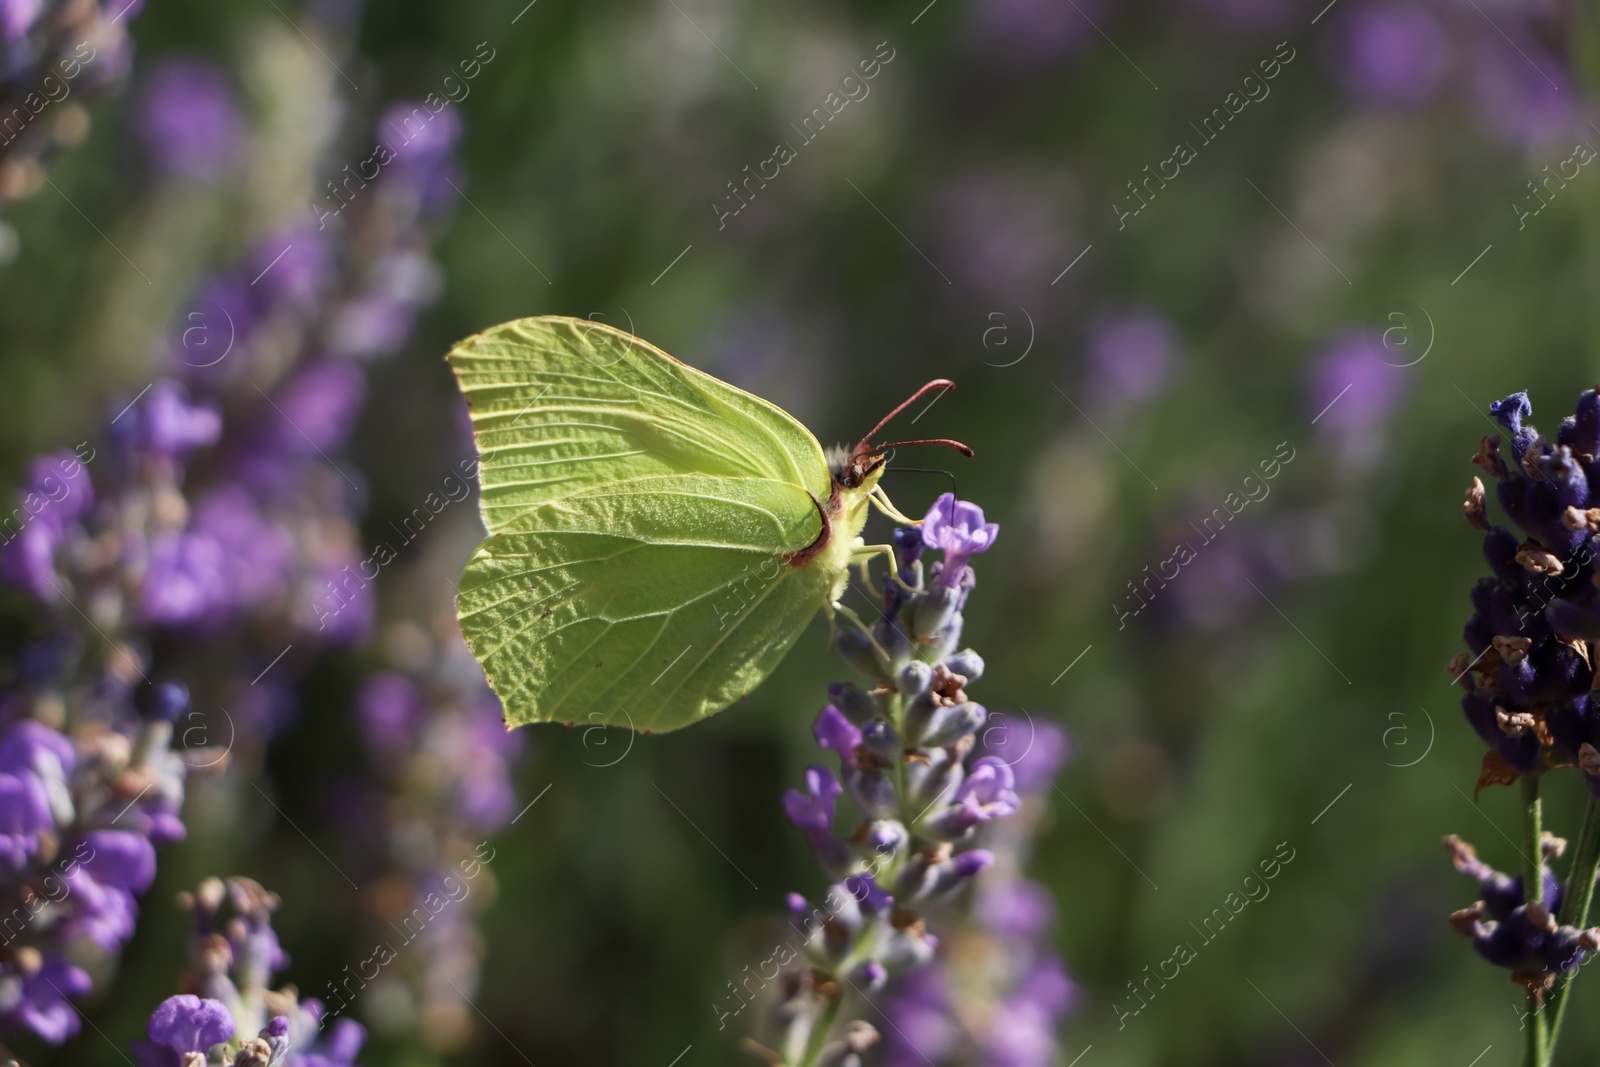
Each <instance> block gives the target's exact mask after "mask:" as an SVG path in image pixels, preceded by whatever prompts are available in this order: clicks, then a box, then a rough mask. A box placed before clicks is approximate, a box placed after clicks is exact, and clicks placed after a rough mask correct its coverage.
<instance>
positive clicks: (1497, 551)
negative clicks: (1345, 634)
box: [1453, 390, 1600, 796]
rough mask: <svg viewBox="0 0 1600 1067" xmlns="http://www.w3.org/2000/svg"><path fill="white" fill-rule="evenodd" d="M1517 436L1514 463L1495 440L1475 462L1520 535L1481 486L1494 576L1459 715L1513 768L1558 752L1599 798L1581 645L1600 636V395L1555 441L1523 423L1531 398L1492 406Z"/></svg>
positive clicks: (1472, 633)
mask: <svg viewBox="0 0 1600 1067" xmlns="http://www.w3.org/2000/svg"><path fill="white" fill-rule="evenodd" d="M1490 411H1491V414H1492V415H1493V416H1494V417H1495V418H1496V420H1497V421H1499V422H1500V424H1501V425H1502V426H1504V427H1505V429H1506V431H1507V432H1508V433H1509V435H1510V437H1511V449H1510V451H1511V457H1510V462H1507V461H1506V459H1505V458H1503V457H1502V456H1501V454H1500V444H1501V439H1500V438H1499V437H1498V436H1489V437H1485V438H1484V439H1483V445H1482V448H1481V450H1480V451H1479V453H1478V455H1477V457H1475V458H1474V460H1473V462H1474V463H1475V464H1476V465H1477V466H1478V467H1479V469H1480V470H1481V471H1482V472H1483V473H1485V474H1487V475H1488V476H1489V477H1490V478H1491V479H1494V480H1496V481H1497V482H1498V484H1497V486H1496V494H1495V495H1496V497H1497V498H1498V500H1499V503H1500V506H1501V508H1502V509H1503V510H1504V511H1505V513H1506V515H1507V516H1508V517H1509V518H1510V520H1511V522H1512V523H1513V524H1515V525H1516V526H1517V527H1520V529H1521V532H1522V534H1523V536H1522V537H1518V536H1517V535H1516V534H1515V533H1513V532H1512V531H1511V530H1509V529H1507V528H1505V527H1503V526H1496V525H1492V524H1491V523H1490V521H1489V517H1488V509H1487V494H1486V493H1485V490H1484V486H1483V483H1482V482H1481V481H1480V480H1479V479H1477V478H1474V479H1473V485H1472V488H1471V489H1469V490H1468V493H1467V501H1466V505H1465V509H1464V510H1465V514H1466V518H1467V520H1468V522H1469V523H1471V524H1472V525H1473V526H1474V527H1476V528H1477V529H1479V530H1482V531H1484V539H1483V551H1484V556H1485V558H1486V559H1487V561H1488V563H1489V569H1490V571H1491V572H1492V575H1493V576H1492V577H1485V578H1481V579H1479V580H1478V583H1477V585H1476V586H1474V588H1473V590H1472V606H1473V615H1472V618H1471V620H1470V621H1469V622H1468V623H1467V626H1466V629H1465V632H1464V634H1463V636H1464V638H1465V640H1466V643H1467V647H1468V649H1469V652H1468V653H1467V654H1464V655H1461V656H1459V657H1458V659H1457V662H1456V664H1455V665H1454V667H1455V669H1454V671H1453V674H1455V675H1456V676H1458V678H1459V679H1460V681H1461V683H1462V686H1463V688H1465V689H1466V694H1465V695H1464V696H1463V698H1462V710H1463V711H1464V712H1465V713H1466V717H1467V721H1468V722H1469V723H1470V724H1471V725H1472V727H1473V729H1474V730H1476V731H1477V733H1478V735H1479V736H1480V737H1481V738H1482V739H1483V740H1484V742H1485V743H1486V744H1487V745H1488V746H1489V747H1490V748H1492V749H1493V750H1494V751H1495V752H1496V753H1497V754H1498V756H1499V757H1500V759H1501V760H1502V761H1504V763H1505V764H1506V765H1507V766H1508V767H1510V768H1512V769H1513V771H1515V772H1528V771H1532V770H1534V769H1535V768H1536V767H1537V766H1538V765H1539V763H1540V758H1541V755H1542V753H1543V752H1544V751H1546V749H1548V748H1550V747H1551V746H1554V747H1555V754H1556V755H1557V756H1559V757H1560V758H1561V759H1562V760H1563V761H1565V762H1568V763H1573V764H1576V765H1577V766H1578V767H1579V768H1580V770H1582V771H1583V773H1584V774H1585V776H1586V778H1587V779H1588V782H1589V786H1590V789H1591V790H1592V791H1593V792H1594V793H1595V794H1596V795H1597V796H1600V755H1596V754H1595V753H1596V747H1595V746H1596V745H1600V731H1597V730H1596V725H1597V723H1596V716H1595V710H1596V709H1595V707H1594V704H1595V702H1594V701H1593V700H1591V699H1590V685H1591V680H1592V677H1593V674H1594V672H1593V669H1592V667H1591V666H1590V664H1589V661H1588V657H1586V656H1584V655H1582V654H1581V653H1580V651H1579V650H1577V649H1576V648H1574V643H1575V642H1580V641H1590V640H1596V639H1600V591H1597V590H1596V589H1595V587H1594V584H1593V583H1592V582H1591V581H1589V576H1590V574H1591V573H1592V572H1593V571H1594V561H1595V550H1596V548H1597V547H1600V542H1597V541H1596V540H1595V535H1596V532H1597V531H1600V521H1596V520H1597V519H1600V511H1597V510H1593V508H1592V505H1600V497H1593V496H1591V490H1590V478H1589V474H1588V473H1586V470H1590V471H1592V473H1594V474H1600V470H1596V469H1593V468H1592V467H1591V466H1590V465H1591V464H1592V460H1591V459H1589V458H1588V457H1592V456H1594V455H1595V454H1596V452H1597V451H1600V393H1596V392H1595V391H1593V390H1591V391H1589V392H1586V393H1584V394H1583V396H1582V397H1580V398H1579V400H1578V406H1577V412H1576V414H1575V415H1574V416H1573V417H1572V418H1569V419H1567V420H1566V421H1565V422H1564V423H1562V426H1561V430H1560V432H1559V433H1558V434H1557V439H1556V441H1555V442H1554V443H1552V442H1550V441H1548V440H1546V439H1545V438H1544V437H1543V436H1542V435H1541V434H1540V433H1539V432H1538V430H1537V429H1535V428H1534V427H1533V426H1532V425H1531V424H1529V423H1527V422H1526V421H1525V420H1526V419H1527V418H1528V417H1530V416H1531V415H1532V413H1533V412H1532V405H1531V404H1529V402H1528V397H1527V394H1526V393H1514V394H1512V395H1511V396H1509V397H1507V398H1506V399H1505V400H1503V401H1500V402H1499V403H1496V404H1494V405H1492V407H1491V409H1490Z"/></svg>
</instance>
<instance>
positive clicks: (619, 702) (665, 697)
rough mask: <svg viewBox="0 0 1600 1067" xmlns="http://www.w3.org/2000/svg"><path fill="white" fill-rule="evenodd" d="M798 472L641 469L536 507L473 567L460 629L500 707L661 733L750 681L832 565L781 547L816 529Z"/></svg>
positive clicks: (765, 666) (783, 647)
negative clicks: (795, 478) (795, 562)
mask: <svg viewBox="0 0 1600 1067" xmlns="http://www.w3.org/2000/svg"><path fill="white" fill-rule="evenodd" d="M821 525H822V523H821V518H820V517H819V516H818V514H817V510H816V505H815V504H814V503H813V502H812V500H811V497H810V496H808V495H807V493H806V491H805V490H804V489H802V488H800V486H798V485H796V484H793V483H791V482H787V481H782V480H777V479H770V478H732V477H723V476H718V475H705V474H697V475H668V476H654V477H644V478H636V479H632V480H629V481H624V482H619V483H617V484H614V485H608V486H602V487H600V488H595V489H590V490H586V491H583V492H579V493H574V494H572V495H569V496H566V497H563V498H562V499H560V500H555V501H550V502H548V503H543V504H539V505H537V506H535V507H534V508H532V509H531V510H528V511H526V512H525V513H524V514H523V515H522V517H521V518H520V519H518V520H517V522H516V523H515V524H514V525H513V526H512V528H510V529H507V530H504V531H502V532H499V533H496V534H494V535H492V536H490V537H489V538H488V539H487V540H485V541H484V542H483V544H481V545H480V546H478V551H477V553H476V554H475V555H474V556H473V558H472V561H471V562H470V563H469V564H468V565H467V570H466V575H465V577H464V578H463V581H462V584H461V593H460V598H459V600H458V602H457V606H458V608H459V610H460V615H461V631H462V633H463V634H464V635H465V636H466V639H467V643H468V644H469V645H470V646H471V647H472V651H473V653H474V654H475V655H476V656H477V657H478V661H479V662H480V663H482V664H483V668H484V673H485V674H486V675H487V676H488V678H489V684H490V685H492V686H493V687H494V690H495V692H496V693H497V694H498V695H499V697H500V700H501V703H502V704H503V705H504V706H505V713H506V721H507V722H508V723H510V724H512V725H514V726H520V725H522V724H524V723H529V722H552V721H553V722H564V723H576V724H581V725H586V724H590V723H594V724H601V723H603V724H608V725H616V726H632V727H634V728H637V729H640V730H650V731H664V730H675V729H678V728H679V727H682V726H688V725H689V724H691V723H694V722H697V721H699V720H700V719H703V718H705V717H706V716H708V715H713V714H715V713H716V712H719V711H721V710H722V709H723V708H725V707H727V706H728V705H729V704H731V703H732V702H733V701H735V700H738V699H739V698H740V697H742V696H744V695H745V694H746V693H748V692H750V690H752V689H754V688H755V687H756V686H757V685H758V684H760V682H761V681H762V679H764V678H765V677H766V676H767V675H768V674H769V673H771V671H772V669H773V668H774V667H776V666H777V665H778V661H779V660H781V659H782V658H783V655H784V653H785V652H787V651H788V650H789V647H790V646H791V645H792V644H794V641H795V639H796V638H797V637H799V636H800V633H801V631H803V630H804V629H805V627H806V624H807V622H809V621H810V619H811V617H812V616H813V615H815V614H816V611H817V609H818V608H820V607H822V605H823V603H824V602H825V600H826V598H827V595H828V593H829V591H830V586H831V584H832V580H833V579H834V578H837V577H838V576H837V574H832V575H830V574H828V573H827V568H825V567H822V566H804V567H794V566H790V565H788V564H787V563H785V562H784V558H783V557H784V556H785V554H787V553H789V552H792V551H794V550H796V549H799V548H804V547H805V546H806V545H808V544H810V543H811V541H812V540H813V539H815V537H816V536H817V534H818V532H819V531H820V529H821Z"/></svg>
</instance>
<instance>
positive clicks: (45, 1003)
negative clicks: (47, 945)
mask: <svg viewBox="0 0 1600 1067" xmlns="http://www.w3.org/2000/svg"><path fill="white" fill-rule="evenodd" d="M12 977H13V976H11V975H8V974H7V969H6V968H5V967H4V966H0V983H7V984H9V983H8V982H7V980H8V979H10V978H12ZM20 977H21V983H20V984H21V988H20V989H18V990H16V991H15V993H14V994H13V996H14V997H15V999H12V998H11V997H8V998H7V999H6V1002H4V1003H0V1027H5V1028H7V1029H10V1028H12V1027H22V1028H26V1029H28V1030H32V1031H33V1032H34V1033H36V1034H38V1035H39V1036H40V1037H41V1038H43V1039H44V1040H45V1041H47V1042H49V1043H50V1044H52V1045H59V1044H61V1043H62V1042H63V1041H65V1040H66V1039H67V1038H69V1037H72V1036H73V1035H74V1034H76V1033H77V1032H78V1030H79V1028H80V1026H81V1024H80V1023H79V1022H78V1010H77V1009H76V1008H74V1007H73V1006H72V1004H71V1003H70V1002H69V1001H68V1000H67V998H68V997H81V996H83V995H84V994H85V993H87V992H89V990H90V989H91V988H93V984H92V983H91V982H90V981H89V973H88V972H87V971H85V970H84V969H83V968H81V967H75V966H73V965H72V964H70V963H68V962H66V961H65V960H62V959H57V958H55V957H47V958H46V959H45V961H44V963H43V964H42V965H40V967H39V969H38V970H36V971H34V972H33V973H32V974H27V975H22V976H20Z"/></svg>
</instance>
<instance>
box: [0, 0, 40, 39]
mask: <svg viewBox="0 0 1600 1067" xmlns="http://www.w3.org/2000/svg"><path fill="white" fill-rule="evenodd" d="M43 6H44V0H0V34H4V35H5V39H6V40H7V41H20V40H22V38H24V37H26V36H27V34H28V30H29V28H30V27H32V26H33V23H34V20H35V19H37V18H38V17H39V9H40V8H41V7H43Z"/></svg>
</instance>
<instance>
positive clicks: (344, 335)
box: [328, 296, 417, 359]
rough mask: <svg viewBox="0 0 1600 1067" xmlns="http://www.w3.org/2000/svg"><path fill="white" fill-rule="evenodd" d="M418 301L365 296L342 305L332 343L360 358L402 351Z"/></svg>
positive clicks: (331, 333) (330, 332)
mask: <svg viewBox="0 0 1600 1067" xmlns="http://www.w3.org/2000/svg"><path fill="white" fill-rule="evenodd" d="M416 321H417V309H416V307H415V306H414V305H412V304H410V303H408V302H406V301H402V300H396V299H394V298H392V297H388V296H363V297H358V298H356V299H354V300H351V301H348V302H347V303H345V304H344V306H342V307H341V308H340V309H339V312H338V314H337V315H336V316H335V318H334V320H333V325H332V326H331V327H329V330H328V347H329V348H330V349H331V350H332V351H334V352H336V353H337V354H339V355H342V356H350V357H354V358H357V359H361V358H368V357H372V356H389V355H393V354H394V353H396V352H398V351H400V349H401V348H402V347H403V346H404V345H405V343H406V338H407V337H409V336H410V335H411V327H412V326H413V325H415V324H416Z"/></svg>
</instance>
